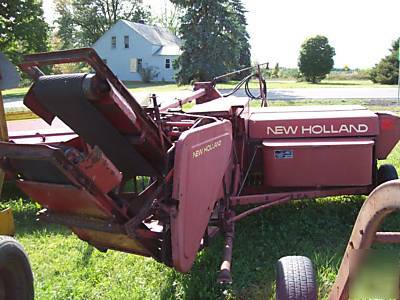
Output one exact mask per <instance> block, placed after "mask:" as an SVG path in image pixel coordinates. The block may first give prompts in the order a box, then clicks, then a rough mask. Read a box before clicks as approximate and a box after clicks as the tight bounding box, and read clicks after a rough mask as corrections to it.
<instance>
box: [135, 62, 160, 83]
mask: <svg viewBox="0 0 400 300" xmlns="http://www.w3.org/2000/svg"><path fill="white" fill-rule="evenodd" d="M139 74H140V77H142V81H143V82H144V83H149V82H150V81H152V80H153V79H154V78H156V77H157V76H158V74H159V72H158V71H157V68H154V67H152V66H147V67H142V68H141V69H140V70H139Z"/></svg>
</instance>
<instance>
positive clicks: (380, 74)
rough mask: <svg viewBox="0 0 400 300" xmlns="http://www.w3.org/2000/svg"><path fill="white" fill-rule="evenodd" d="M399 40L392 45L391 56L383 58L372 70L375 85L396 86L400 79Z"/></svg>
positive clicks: (371, 76) (371, 74) (371, 75)
mask: <svg viewBox="0 0 400 300" xmlns="http://www.w3.org/2000/svg"><path fill="white" fill-rule="evenodd" d="M398 50H399V40H396V41H395V42H393V44H392V48H391V49H390V54H389V55H387V56H385V57H384V58H382V60H381V61H380V62H379V63H378V64H376V65H375V67H374V68H373V69H372V70H371V73H370V78H371V80H372V82H374V83H381V84H396V83H397V81H398V78H399V60H398Z"/></svg>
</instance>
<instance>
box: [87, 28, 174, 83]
mask: <svg viewBox="0 0 400 300" xmlns="http://www.w3.org/2000/svg"><path fill="white" fill-rule="evenodd" d="M112 36H115V37H116V40H117V43H116V47H115V48H112V43H111V40H112ZM125 36H129V48H125V43H124V37H125ZM93 48H94V49H95V50H96V51H97V53H98V54H99V55H100V57H101V58H102V59H105V60H107V65H108V67H109V68H110V69H111V70H112V71H113V72H114V73H115V74H116V75H117V76H118V78H119V79H120V80H125V81H141V77H140V74H139V73H138V72H134V71H133V70H136V71H138V70H137V59H139V58H141V59H142V66H143V67H147V66H153V67H154V68H156V70H157V72H159V75H158V77H157V78H155V79H154V80H155V81H163V80H164V81H174V74H175V72H174V69H173V68H172V60H174V59H176V58H177V56H161V55H153V53H154V52H155V50H158V49H159V48H160V46H158V45H152V44H150V43H149V41H147V40H146V39H145V38H143V37H142V36H141V35H139V34H138V33H137V32H136V31H134V30H133V29H132V28H130V27H129V26H128V25H126V24H125V23H124V22H123V21H118V22H117V23H116V24H115V25H114V26H113V27H111V29H110V30H108V31H107V32H106V33H105V34H104V35H103V36H102V37H101V38H100V39H99V40H98V41H97V42H96V43H95V44H94V45H93ZM166 58H169V59H171V68H170V69H166V68H165V59H166ZM132 67H134V68H132Z"/></svg>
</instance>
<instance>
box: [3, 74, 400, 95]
mask: <svg viewBox="0 0 400 300" xmlns="http://www.w3.org/2000/svg"><path fill="white" fill-rule="evenodd" d="M237 83H238V82H237V81H230V82H226V83H219V84H217V88H218V89H232V88H233V87H234V86H235V85H236V84H237ZM125 85H126V86H127V87H128V89H129V90H130V91H131V92H133V93H134V92H145V91H149V92H172V91H175V90H180V91H181V90H191V89H192V86H190V85H176V84H174V83H168V82H154V83H142V82H126V83H125ZM267 86H268V88H269V89H292V88H343V87H351V88H366V87H368V88H371V87H374V88H375V87H376V88H384V87H396V86H395V85H382V84H374V83H372V81H370V80H328V79H326V80H323V81H322V82H321V83H319V84H312V83H308V82H297V81H294V80H269V81H267ZM258 87H259V83H258V81H256V80H253V81H251V83H250V88H258ZM27 91H28V88H27V87H22V88H15V89H11V90H6V91H4V92H3V95H4V97H5V98H11V97H23V96H24V95H25V94H26V92H27Z"/></svg>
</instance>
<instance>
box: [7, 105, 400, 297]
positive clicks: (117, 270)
mask: <svg viewBox="0 0 400 300" xmlns="http://www.w3.org/2000/svg"><path fill="white" fill-rule="evenodd" d="M312 103H313V104H321V103H323V100H321V101H316V100H313V101H312ZM329 103H330V104H340V103H341V102H340V100H338V101H336V102H333V101H330V102H329ZM256 104H257V103H256V102H254V105H256ZM273 104H274V105H279V104H280V103H279V102H276V103H273ZM294 104H303V105H307V104H308V103H307V101H302V102H299V103H294ZM351 104H357V102H356V101H355V102H354V103H351ZM375 108H378V109H379V110H382V109H385V108H387V107H382V106H376V107H375ZM390 108H392V109H393V108H396V110H397V108H398V107H390ZM397 111H398V110H397ZM386 162H389V163H392V164H394V165H395V166H396V167H397V168H398V169H400V145H398V146H397V147H396V148H395V150H394V151H393V152H392V153H391V154H390V156H389V157H388V159H387V161H386ZM5 196H7V198H8V199H6V200H5V201H6V202H4V203H3V204H2V205H3V206H11V207H12V208H13V210H14V212H15V220H16V225H17V236H16V237H17V238H18V240H19V241H20V242H21V243H22V244H23V245H24V247H25V249H26V251H27V253H28V254H29V256H30V260H31V264H32V269H33V272H34V275H35V292H36V298H37V299H273V298H274V289H275V282H274V278H275V270H274V265H275V263H276V260H277V259H279V258H280V257H282V256H285V255H293V254H299V255H306V256H308V257H310V258H311V259H312V261H313V262H314V264H315V267H316V270H317V277H318V283H319V294H320V297H321V299H324V298H326V296H327V293H328V291H329V289H330V287H331V285H332V284H333V282H334V279H335V276H336V273H337V270H338V267H339V264H340V261H341V258H342V255H343V251H344V249H345V246H346V243H347V240H348V238H349V235H350V233H351V230H352V227H353V224H354V221H355V219H356V216H357V213H358V211H359V209H360V207H361V205H362V203H363V200H364V199H365V197H363V196H341V197H330V198H325V199H316V200H308V201H295V202H293V203H290V204H287V205H283V206H279V207H274V208H271V209H268V210H266V211H264V212H262V213H260V214H258V215H254V216H251V217H248V218H246V219H244V220H242V221H240V222H239V223H238V224H237V226H236V236H235V241H234V252H233V256H234V261H233V267H232V268H233V269H232V271H233V278H234V283H233V284H232V285H231V286H219V285H217V284H216V276H217V274H218V269H219V265H220V263H221V256H222V248H223V243H222V238H221V237H219V238H217V239H216V241H215V243H213V244H212V245H211V247H209V248H207V249H205V250H203V251H201V252H200V253H199V255H198V258H197V260H196V262H195V264H194V266H193V269H192V271H191V272H190V273H188V274H180V273H178V272H176V271H174V270H172V269H170V268H168V267H166V266H164V265H162V264H159V263H157V262H155V261H154V260H152V259H149V258H143V257H139V256H135V255H130V254H125V253H119V252H116V251H108V252H107V253H102V252H100V251H98V250H96V249H94V248H93V247H91V246H89V245H88V244H87V243H85V242H83V241H80V240H79V239H78V238H77V237H76V236H75V235H73V234H72V233H71V232H70V231H69V230H67V229H65V228H62V227H60V226H55V225H44V224H41V223H38V222H36V221H35V213H36V212H37V210H38V209H39V208H38V207H37V206H36V205H35V204H33V203H30V202H27V201H26V200H22V199H18V200H15V199H16V198H18V193H15V191H14V190H10V188H9V187H8V190H6V191H5ZM399 227H400V216H399V215H395V216H393V217H390V218H389V219H388V220H387V222H385V224H384V229H385V230H398V229H399ZM390 249H391V248H390Z"/></svg>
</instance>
